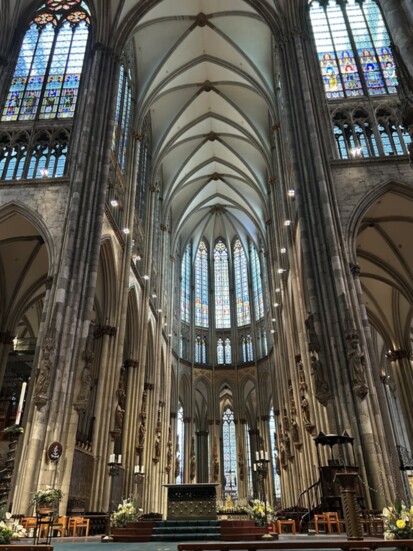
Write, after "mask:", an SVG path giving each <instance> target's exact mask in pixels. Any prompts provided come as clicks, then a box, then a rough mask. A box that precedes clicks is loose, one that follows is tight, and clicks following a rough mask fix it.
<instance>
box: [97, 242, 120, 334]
mask: <svg viewBox="0 0 413 551" xmlns="http://www.w3.org/2000/svg"><path fill="white" fill-rule="evenodd" d="M116 276H117V263H116V257H115V250H114V245H113V243H112V240H111V239H110V238H105V239H103V241H102V245H101V249H100V257H99V270H98V276H97V281H96V298H95V301H97V302H98V305H99V307H98V310H99V311H100V312H101V315H102V318H101V319H100V320H99V322H100V323H101V324H102V325H108V324H109V325H115V320H114V316H115V312H116V296H117V293H116V288H117V286H118V278H117V277H116Z"/></svg>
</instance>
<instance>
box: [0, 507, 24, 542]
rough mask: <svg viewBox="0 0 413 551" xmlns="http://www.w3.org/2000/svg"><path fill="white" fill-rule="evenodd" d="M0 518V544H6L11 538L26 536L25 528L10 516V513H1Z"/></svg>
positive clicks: (16, 538)
mask: <svg viewBox="0 0 413 551" xmlns="http://www.w3.org/2000/svg"><path fill="white" fill-rule="evenodd" d="M0 516H1V520H0V544H1V545H7V544H9V543H10V542H11V541H12V540H18V539H20V538H24V537H26V536H27V532H26V530H25V529H24V528H23V526H22V525H21V524H19V522H18V521H17V520H16V519H14V518H13V517H12V516H11V513H8V512H7V513H1V515H0Z"/></svg>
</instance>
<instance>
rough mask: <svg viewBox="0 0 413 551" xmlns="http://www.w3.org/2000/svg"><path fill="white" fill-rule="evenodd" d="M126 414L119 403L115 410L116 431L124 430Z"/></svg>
mask: <svg viewBox="0 0 413 551" xmlns="http://www.w3.org/2000/svg"><path fill="white" fill-rule="evenodd" d="M124 415H125V410H124V409H122V408H121V406H120V404H118V405H117V406H116V410H115V431H116V432H122V426H123V417H124Z"/></svg>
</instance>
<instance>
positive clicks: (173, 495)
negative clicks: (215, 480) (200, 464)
mask: <svg viewBox="0 0 413 551" xmlns="http://www.w3.org/2000/svg"><path fill="white" fill-rule="evenodd" d="M164 486H165V487H166V489H167V492H168V512H167V519H168V520H198V519H199V520H216V519H217V503H216V502H217V492H216V488H217V486H219V484H165V485H164Z"/></svg>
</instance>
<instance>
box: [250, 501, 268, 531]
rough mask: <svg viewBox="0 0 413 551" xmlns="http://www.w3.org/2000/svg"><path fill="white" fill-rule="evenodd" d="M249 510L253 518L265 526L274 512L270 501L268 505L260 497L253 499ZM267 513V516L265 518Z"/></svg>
mask: <svg viewBox="0 0 413 551" xmlns="http://www.w3.org/2000/svg"><path fill="white" fill-rule="evenodd" d="M248 510H249V515H250V517H251V519H252V520H255V522H256V523H257V524H259V525H260V526H264V525H265V524H266V522H267V521H268V516H269V515H271V516H272V515H273V514H274V511H273V509H272V507H271V506H270V505H268V503H267V506H265V503H264V502H263V501H260V500H259V499H252V500H251V501H250V503H249V508H248ZM266 514H267V518H265V515H266Z"/></svg>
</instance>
